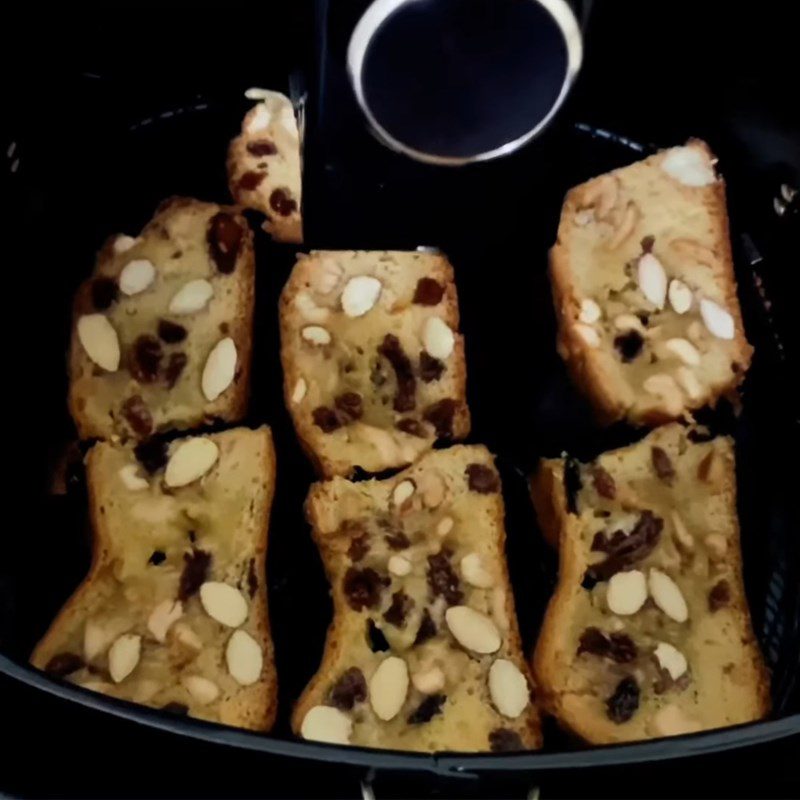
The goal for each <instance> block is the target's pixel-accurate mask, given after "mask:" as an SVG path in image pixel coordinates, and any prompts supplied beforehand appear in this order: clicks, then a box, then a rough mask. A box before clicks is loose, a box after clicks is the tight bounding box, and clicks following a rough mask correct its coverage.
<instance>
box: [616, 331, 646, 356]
mask: <svg viewBox="0 0 800 800" xmlns="http://www.w3.org/2000/svg"><path fill="white" fill-rule="evenodd" d="M614 347H616V348H617V351H618V352H619V355H620V358H621V359H622V360H623V361H624V362H625V363H626V364H629V363H630V362H631V361H633V360H634V359H635V358H636V356H638V355H639V353H641V352H642V347H644V339H643V338H642V335H641V334H640V333H639V332H638V331H635V330H629V331H626V332H625V333H622V334H620V335H619V336H617V337H616V338H615V339H614Z"/></svg>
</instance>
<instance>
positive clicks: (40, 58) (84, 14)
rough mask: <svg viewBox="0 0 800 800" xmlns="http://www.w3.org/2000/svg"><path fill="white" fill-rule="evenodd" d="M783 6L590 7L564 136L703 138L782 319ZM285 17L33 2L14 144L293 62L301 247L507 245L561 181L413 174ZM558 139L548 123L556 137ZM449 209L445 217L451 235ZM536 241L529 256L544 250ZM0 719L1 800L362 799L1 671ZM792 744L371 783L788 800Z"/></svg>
mask: <svg viewBox="0 0 800 800" xmlns="http://www.w3.org/2000/svg"><path fill="white" fill-rule="evenodd" d="M339 2H340V3H341V5H339V6H337V12H336V15H335V20H334V22H335V23H336V24H338V25H341V26H344V25H345V21H346V20H347V19H348V18H350V17H352V16H353V15H356V16H357V12H358V9H359V8H360V7H362V6H363V3H354V2H351V0H334V3H339ZM321 5H324V4H317V6H321ZM791 5H792V4H791V3H776V2H760V3H758V4H741V5H739V6H734V4H733V3H717V2H702V3H701V2H696V1H695V2H686V1H685V0H673V1H672V2H644V1H643V0H640V2H627V1H626V0H605V1H603V0H600V1H599V2H596V3H595V7H594V11H593V16H592V19H591V22H590V27H589V31H588V38H587V51H586V58H585V62H584V67H583V72H582V75H581V78H580V80H579V82H578V84H577V86H576V88H575V91H574V93H573V95H572V97H571V98H570V101H569V103H568V105H567V106H566V108H565V109H564V111H563V113H562V115H561V118H560V120H559V125H562V126H563V125H566V124H568V123H571V122H573V121H577V120H581V121H586V122H589V123H591V124H593V125H596V126H599V127H603V128H609V129H612V130H616V131H621V132H624V133H625V134H626V135H628V136H630V137H631V138H633V139H635V140H639V141H642V142H654V143H656V144H659V145H661V144H672V143H675V142H679V141H682V140H684V139H686V138H687V137H688V136H690V135H697V136H700V137H703V138H706V139H708V140H709V141H711V142H713V144H714V147H715V150H716V151H717V153H718V154H719V155H720V156H721V157H722V159H723V162H724V164H725V165H726V175H727V177H728V179H729V183H733V182H736V183H738V185H739V186H740V187H741V186H746V187H747V191H740V192H739V193H738V195H737V197H736V200H735V205H734V207H733V208H732V209H731V211H732V216H734V217H735V216H737V215H738V216H739V217H746V218H747V220H748V226H749V230H750V231H751V232H752V234H753V236H754V239H755V240H756V241H757V244H758V246H759V248H760V249H761V251H762V253H763V254H764V255H765V257H766V260H767V267H768V273H769V274H767V275H766V277H767V278H768V279H769V280H771V281H773V282H774V285H775V287H776V290H775V291H773V292H772V296H773V297H774V298H775V303H776V309H775V312H776V316H777V317H780V318H786V319H787V320H791V318H792V315H793V312H792V308H793V305H794V303H795V301H794V299H793V296H792V294H791V293H789V292H785V291H780V290H779V288H780V287H781V286H783V285H784V283H783V282H784V280H785V277H786V276H785V275H784V274H783V273H784V271H785V270H787V269H790V268H795V269H796V266H797V262H798V252H799V251H798V249H797V240H796V238H795V236H796V234H795V232H794V231H792V230H791V229H790V227H789V224H787V220H785V219H784V220H783V221H779V220H778V219H777V218H776V217H775V214H774V212H773V198H774V197H775V195H776V193H777V191H778V187H779V186H780V184H781V183H782V182H784V181H788V182H789V183H792V184H793V185H794V186H795V187H797V186H798V184H799V183H800V180H798V171H800V152H799V151H800V125H799V124H798V107H797V100H796V97H797V86H796V80H797V73H798V67H797V55H796V49H795V48H796V44H795V42H794V39H795V38H796V37H795V36H794V35H793V33H796V28H795V27H794V26H793V19H792V16H791ZM286 6H287V7H283V8H279V7H278V6H277V4H275V3H274V2H270V3H267V4H262V5H261V6H259V7H253V6H252V5H251V4H241V3H226V4H224V5H222V4H220V5H212V4H173V5H170V6H169V7H161V6H156V5H149V4H139V5H136V6H133V5H130V4H126V5H125V6H124V7H119V6H117V7H115V8H114V9H111V8H109V7H108V6H105V7H102V8H100V7H98V8H96V9H89V8H87V7H83V8H80V9H74V8H70V9H61V10H59V11H57V12H49V11H48V12H46V13H45V12H44V10H41V9H35V10H34V9H29V10H27V11H26V12H25V13H22V14H20V15H19V16H14V15H12V17H11V18H10V19H7V22H6V25H5V34H6V36H5V38H6V39H7V40H8V41H9V48H8V49H7V50H6V52H5V53H4V55H3V75H4V88H3V91H4V95H5V97H6V99H7V113H6V114H4V121H3V123H2V125H3V127H5V126H6V125H9V127H10V129H11V130H12V131H17V130H19V129H24V128H25V127H26V125H28V124H30V121H31V120H37V121H38V120H41V118H42V115H41V111H42V108H43V107H45V108H46V107H48V104H50V106H52V108H53V109H55V110H57V113H54V114H53V115H52V117H51V123H52V124H51V127H50V128H49V130H48V135H49V136H51V137H52V146H53V171H54V174H57V173H58V161H59V160H60V159H68V158H70V152H69V150H68V149H67V150H66V151H65V150H63V149H62V145H63V143H64V141H66V140H68V138H69V137H68V133H67V131H68V129H69V126H70V115H71V114H79V113H80V106H79V105H77V98H76V105H75V106H74V107H72V108H70V95H69V91H70V86H71V83H70V81H71V80H72V79H73V77H76V76H81V75H83V74H85V73H91V74H93V75H97V76H98V78H97V81H98V90H97V92H98V93H97V95H96V97H97V98H99V99H97V100H96V102H101V101H102V96H103V93H104V92H115V93H118V92H120V91H122V90H124V91H125V92H126V98H128V99H129V103H130V106H131V107H134V106H136V105H137V104H138V105H141V107H142V108H143V109H144V108H147V107H148V105H149V104H151V103H152V102H153V97H154V96H159V97H160V98H169V97H171V96H173V95H174V96H181V97H184V96H186V94H187V92H189V93H191V92H193V91H196V92H197V93H198V94H201V95H210V96H219V95H222V94H224V93H226V92H228V91H230V86H231V85H232V84H233V85H235V86H236V90H237V91H238V90H239V89H240V88H244V86H245V85H250V84H253V83H255V84H258V83H259V81H258V79H257V77H252V78H251V76H258V75H260V74H275V73H276V71H282V72H286V73H288V72H289V71H291V70H294V69H305V71H306V75H307V80H308V85H309V90H310V99H311V108H310V110H309V113H310V115H311V119H312V121H314V122H315V128H314V133H313V135H312V137H311V138H310V140H309V148H310V149H311V153H312V155H313V151H314V149H316V151H317V156H316V157H318V158H321V159H322V160H324V162H325V163H326V164H327V165H328V169H327V171H326V174H325V175H322V176H319V175H318V176H307V180H308V183H309V191H308V194H307V203H308V209H307V216H308V217H309V220H310V224H311V228H310V230H309V234H310V238H311V240H312V243H313V244H317V243H319V244H325V245H328V246H337V245H340V246H348V244H350V243H349V242H348V237H349V233H348V230H349V229H348V221H347V219H348V216H349V217H350V218H351V219H353V220H356V219H357V220H358V227H359V228H360V229H361V228H363V227H367V228H368V229H369V230H370V231H371V232H372V235H373V236H374V239H375V241H374V242H372V244H374V245H375V246H381V247H387V246H413V245H416V244H424V243H432V242H431V241H430V239H429V238H426V237H435V238H436V240H437V241H436V243H437V244H439V243H443V244H444V245H445V246H446V245H447V244H448V243H449V242H450V241H451V240H458V241H461V242H463V241H464V239H465V237H466V238H468V236H469V231H470V230H471V229H474V228H475V227H476V226H484V227H485V226H487V225H488V226H492V227H493V229H495V230H497V231H498V235H500V234H501V232H502V230H503V229H504V227H505V226H507V225H509V216H511V217H513V214H514V210H513V208H509V206H508V203H507V201H506V199H505V198H504V197H503V195H502V194H501V192H500V189H502V188H503V187H508V186H510V185H512V186H514V187H515V190H519V191H521V192H523V193H524V192H525V191H528V192H530V191H534V190H535V186H531V183H532V182H531V179H530V177H529V176H530V173H527V174H525V175H524V176H523V175H522V174H521V172H520V171H519V169H518V165H519V164H520V163H523V162H524V163H526V164H530V163H538V164H539V165H540V167H541V169H542V171H543V174H544V173H545V172H547V171H548V170H551V169H554V168H556V166H557V165H556V166H554V164H553V163H548V160H547V154H548V152H549V151H548V149H547V148H548V143H549V140H548V137H545V139H544V140H543V141H542V142H540V143H535V144H534V145H533V147H532V148H531V149H530V150H529V152H527V153H525V154H521V156H520V158H519V159H517V160H516V161H515V160H513V159H512V160H508V161H506V162H502V163H498V164H496V165H492V166H490V167H481V168H480V171H481V172H482V178H484V179H485V182H484V183H483V185H484V186H488V187H491V188H490V189H489V190H484V192H483V193H482V194H480V195H478V196H476V195H475V194H474V193H470V192H469V191H468V189H469V185H470V180H471V177H470V174H469V173H462V174H458V175H455V174H453V173H450V172H447V173H444V172H442V171H439V170H432V169H430V168H424V167H419V166H417V165H409V164H408V162H406V161H404V160H401V159H398V158H397V157H396V156H394V155H392V154H390V153H387V152H385V151H383V150H382V149H381V148H380V147H379V146H378V145H377V144H375V143H374V142H372V141H371V140H370V138H369V137H368V136H367V135H366V134H365V133H364V131H363V129H362V128H361V127H360V124H359V121H358V119H357V117H355V116H353V115H351V114H349V113H347V106H346V104H345V103H344V102H343V101H342V105H341V106H340V105H339V104H338V101H337V103H336V105H334V107H333V108H331V107H330V100H329V99H328V100H327V104H326V102H325V101H326V95H325V94H322V95H320V94H319V92H320V89H321V88H324V89H325V92H328V91H330V90H329V87H328V84H325V86H324V87H321V86H320V85H319V84H318V83H317V82H316V81H315V76H316V75H317V74H318V70H317V60H316V53H317V50H316V46H315V43H316V42H318V41H319V39H318V38H317V37H318V33H319V31H315V29H314V26H313V23H312V14H311V8H310V7H307V4H305V3H300V2H291V1H290V2H287V3H286ZM17 13H18V14H19V11H18V12H17ZM11 45H13V46H11ZM333 56H334V57H335V56H336V43H335V42H334V43H333ZM331 80H333V81H334V82H335V81H336V76H335V75H333V76H332V78H331ZM338 90H342V88H341V87H338ZM336 96H337V95H334V97H336ZM321 100H322V101H323V102H320V101H321ZM82 102H86V100H85V99H84V100H82ZM9 111H10V113H8V112H9ZM560 131H561V129H560V128H559V126H556V127H554V129H553V131H551V133H550V134H548V136H549V137H550V140H552V139H553V138H554V137H557V136H558V135H559V134H560ZM356 163H358V164H359V165H360V168H359V169H355V167H354V164H356ZM365 164H367V165H369V168H366V169H365V168H364V165H365ZM203 168H204V167H203V166H202V165H201V166H199V167H198V169H203ZM120 171H121V172H124V170H123V169H122V168H120ZM105 180H106V184H104V185H103V187H102V190H103V191H109V192H112V191H119V190H120V187H119V186H115V165H114V164H113V163H111V164H109V165H108V169H107V171H106V174H105ZM422 187H424V188H422ZM65 188H67V187H65ZM122 188H123V189H124V186H123V187H122ZM154 199H155V198H154ZM66 200H67V195H66V194H65V201H66ZM331 204H337V205H338V206H339V207H344V208H345V209H350V210H351V212H350V214H349V215H346V216H345V218H344V221H343V222H341V224H339V225H337V226H336V228H335V229H333V230H332V229H331V227H330V226H326V225H325V223H324V217H325V213H324V211H325V209H326V208H328V207H330V206H331ZM442 215H444V216H446V217H447V224H446V225H445V226H444V228H443V227H442V223H441V217H442ZM340 219H341V217H340ZM315 220H316V221H315ZM365 220H366V225H365ZM92 224H97V225H98V227H101V225H100V223H97V222H93V223H92ZM352 224H353V226H355V222H353V223H352ZM541 227H542V228H544V229H547V227H548V226H546V225H544V226H541ZM552 228H553V226H552V225H550V226H549V229H550V230H552ZM359 244H360V246H367V245H369V244H370V242H364V241H360V242H359ZM546 245H547V242H534V243H532V244H531V246H532V247H539V248H542V250H543V248H544V247H546ZM463 246H464V245H463V244H462V247H463ZM501 279H502V276H501ZM786 339H787V342H788V343H789V344H788V346H789V347H794V346H795V345H794V342H793V336H792V331H791V329H790V326H787V330H786ZM0 710H1V711H2V714H3V717H2V719H3V727H4V730H5V732H6V737H5V738H6V745H5V747H4V750H3V751H2V752H0V790H5V791H7V792H9V793H10V794H12V795H24V796H31V795H49V796H66V795H73V796H88V795H92V796H176V795H182V796H220V797H234V796H240V795H241V796H298V797H302V796H342V797H351V796H358V794H359V793H360V789H359V781H360V780H361V778H362V777H363V776H362V775H360V774H357V773H355V772H353V771H350V770H344V769H339V770H336V769H330V768H325V769H323V768H322V767H317V766H311V767H309V766H307V765H300V764H295V763H293V762H278V761H276V760H275V759H273V758H269V757H265V756H264V755H257V754H247V753H238V752H234V751H230V750H225V749H222V748H220V747H214V746H211V745H207V744H203V743H199V742H195V741H189V740H183V739H179V738H176V737H172V736H169V735H167V734H164V733H160V732H154V731H151V730H146V729H142V728H140V727H138V726H136V725H134V724H132V723H128V722H123V721H120V720H116V719H111V718H106V717H101V716H99V715H97V714H95V713H92V712H89V711H86V710H84V709H79V708H76V707H74V706H70V705H68V704H66V703H64V702H63V701H59V700H55V699H53V698H50V697H47V696H44V695H39V694H37V693H35V692H33V691H32V690H30V689H28V688H25V687H23V686H21V685H18V684H15V683H12V682H11V681H9V680H8V679H6V678H0ZM798 750H800V743H799V742H798V741H794V742H784V743H782V744H780V745H764V746H761V747H758V748H753V749H751V750H749V751H747V752H745V753H739V754H728V755H720V756H714V757H707V758H704V759H702V761H701V760H697V759H695V760H690V761H685V762H682V763H680V764H671V765H667V766H657V765H650V766H647V767H625V768H616V769H604V770H592V771H591V772H589V771H585V772H579V773H570V774H555V773H547V774H540V775H535V774H534V775H518V776H513V777H505V778H503V779H497V778H495V779H493V781H492V782H491V783H485V782H481V783H476V782H473V781H471V780H466V779H465V780H464V781H462V782H458V781H456V782H454V783H452V784H437V785H433V782H432V780H431V779H430V778H427V777H425V778H420V779H417V780H415V779H414V778H413V776H405V777H402V778H401V777H398V776H386V775H378V776H376V777H375V779H374V786H375V791H376V795H377V796H378V797H382V796H416V795H434V796H453V797H456V796H508V797H512V796H513V797H519V796H524V795H525V794H526V793H527V792H528V790H529V789H530V788H531V787H533V786H540V787H541V791H542V796H543V797H545V798H546V797H555V796H575V795H586V796H608V797H615V796H681V797H686V796H690V797H691V796H712V795H713V796H739V795H743V796H770V795H773V794H775V795H780V794H783V795H787V796H791V795H792V794H794V795H796V794H797V791H798V784H797V774H798V770H797V764H796V760H797V754H798ZM792 756H794V760H793V762H792V761H790V759H791V758H792Z"/></svg>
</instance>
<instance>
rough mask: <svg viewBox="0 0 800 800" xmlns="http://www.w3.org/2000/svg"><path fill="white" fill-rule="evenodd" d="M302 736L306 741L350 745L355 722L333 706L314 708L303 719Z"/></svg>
mask: <svg viewBox="0 0 800 800" xmlns="http://www.w3.org/2000/svg"><path fill="white" fill-rule="evenodd" d="M300 735H301V736H302V737H303V738H304V739H308V740H309V741H314V742H327V743H328V744H350V737H351V736H352V735H353V721H352V720H351V719H350V717H348V716H347V714H345V713H344V711H340V710H339V709H338V708H333V706H313V707H312V708H310V709H309V710H308V713H307V714H306V715H305V717H303V724H302V725H301V726H300Z"/></svg>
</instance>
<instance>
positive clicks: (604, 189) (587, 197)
mask: <svg viewBox="0 0 800 800" xmlns="http://www.w3.org/2000/svg"><path fill="white" fill-rule="evenodd" d="M618 195H619V185H618V184H617V181H616V179H615V178H612V177H611V176H610V175H602V176H601V177H599V178H597V179H595V180H594V181H592V182H591V183H590V184H589V186H588V187H586V188H585V189H584V190H583V195H582V196H581V198H580V200H579V203H580V207H581V208H590V207H594V215H595V217H596V218H597V219H598V220H602V219H604V218H605V217H606V216H608V213H609V212H610V211H611V209H612V208H613V207H614V206H615V205H616V203H617V197H618Z"/></svg>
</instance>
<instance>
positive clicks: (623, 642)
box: [608, 633, 639, 664]
mask: <svg viewBox="0 0 800 800" xmlns="http://www.w3.org/2000/svg"><path fill="white" fill-rule="evenodd" d="M608 638H609V640H610V641H611V647H610V648H609V651H608V655H609V658H612V659H613V660H614V661H616V662H617V664H629V663H630V662H631V661H633V660H634V659H635V658H636V656H638V655H639V649H638V648H637V647H636V643H635V642H634V641H633V639H631V637H630V636H628V634H627V633H612V634H611V636H609V637H608Z"/></svg>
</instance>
